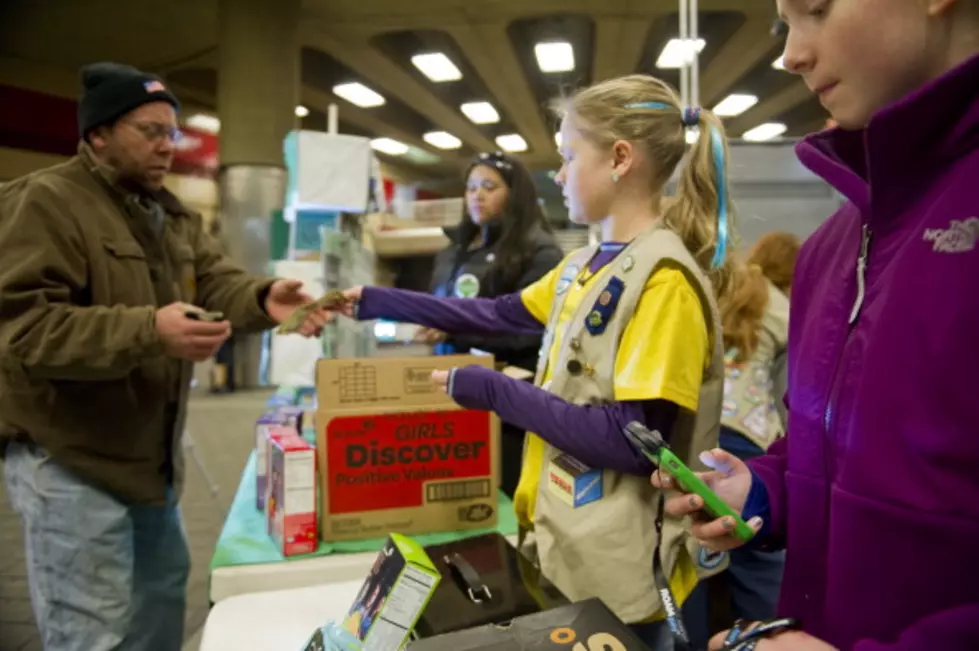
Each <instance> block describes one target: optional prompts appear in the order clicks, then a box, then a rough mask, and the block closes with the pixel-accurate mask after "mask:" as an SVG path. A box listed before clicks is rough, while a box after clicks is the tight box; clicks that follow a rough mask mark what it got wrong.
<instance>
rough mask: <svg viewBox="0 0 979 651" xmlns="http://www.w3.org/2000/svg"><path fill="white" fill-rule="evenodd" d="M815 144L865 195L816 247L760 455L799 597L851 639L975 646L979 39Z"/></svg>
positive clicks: (870, 647)
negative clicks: (784, 426) (856, 124)
mask: <svg viewBox="0 0 979 651" xmlns="http://www.w3.org/2000/svg"><path fill="white" fill-rule="evenodd" d="M798 155H799V158H800V159H801V160H802V162H803V163H804V164H805V165H806V166H807V167H809V168H810V169H811V170H812V171H813V172H815V173H816V174H818V175H820V176H822V177H823V178H824V179H826V181H828V182H829V183H831V184H832V185H833V186H834V187H835V188H837V189H838V190H839V191H840V192H841V193H842V194H843V195H845V197H846V198H847V199H848V200H849V201H848V203H847V204H846V205H845V206H844V207H843V208H842V209H841V210H840V211H839V212H838V213H837V214H836V215H834V216H833V217H832V218H831V219H829V220H828V221H827V222H826V223H825V224H824V225H823V226H822V227H821V228H820V229H819V230H818V231H817V232H816V233H815V234H814V235H813V236H812V237H811V238H810V240H809V241H808V242H807V243H806V245H805V246H804V248H803V250H802V252H801V254H800V256H799V261H798V267H797V269H796V275H795V282H794V283H793V286H792V320H791V331H790V334H789V351H788V355H789V358H788V364H789V392H788V403H789V409H790V413H789V423H790V427H789V435H788V437H787V438H786V439H785V440H783V441H780V442H778V443H776V444H775V445H774V446H772V448H771V450H770V453H769V454H768V455H766V456H764V457H760V458H758V459H757V460H754V461H752V462H750V466H751V469H752V471H753V472H754V474H755V477H756V479H759V480H760V481H761V483H762V484H763V485H764V488H765V491H766V492H767V496H768V507H769V508H770V511H771V523H770V524H771V532H772V534H773V535H775V536H779V537H782V538H783V540H784V542H785V545H786V548H787V550H788V554H787V562H786V568H785V577H784V580H783V584H782V595H781V603H780V606H779V611H780V614H782V615H787V616H792V617H798V618H800V619H801V620H802V622H803V625H804V627H805V629H806V630H807V631H808V632H809V633H811V634H813V635H815V636H817V637H819V638H822V639H824V640H826V641H827V642H829V643H831V644H833V645H834V646H836V647H838V648H839V649H841V650H843V651H924V650H928V651H931V650H934V651H975V650H977V649H979V570H977V569H976V563H975V557H976V548H977V545H979V353H977V347H976V346H977V333H979V299H977V297H979V57H977V58H973V59H972V60H971V61H969V62H967V63H965V64H964V65H962V66H960V67H959V68H958V69H957V70H955V71H953V72H952V73H950V74H948V75H946V76H945V77H943V78H941V79H939V80H937V81H935V82H934V83H931V84H930V85H928V86H927V87H925V88H923V89H921V90H919V91H917V92H915V93H914V94H913V95H911V96H909V97H907V98H905V99H904V100H902V101H901V102H899V103H897V104H895V105H893V106H891V107H888V108H887V109H885V110H883V111H881V112H879V113H878V114H877V115H876V116H875V117H874V118H873V119H872V120H871V122H870V125H869V126H868V128H867V129H866V130H864V131H860V132H850V133H846V132H842V131H838V130H834V131H830V132H824V133H821V134H818V135H814V136H811V137H809V138H808V139H807V140H806V141H804V142H803V143H801V144H800V145H799V147H798ZM865 233H869V234H870V240H869V255H868V258H867V262H866V270H865V280H866V288H865V295H864V296H863V299H862V303H861V301H860V298H859V283H858V280H857V278H858V274H859V271H858V263H857V260H858V256H859V251H860V248H861V242H862V238H863V235H864V234H865ZM748 515H751V514H748Z"/></svg>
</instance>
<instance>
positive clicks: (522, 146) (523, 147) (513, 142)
mask: <svg viewBox="0 0 979 651" xmlns="http://www.w3.org/2000/svg"><path fill="white" fill-rule="evenodd" d="M496 144H498V145H499V146H500V149H502V150H504V151H527V141H526V140H524V139H523V136H521V135H520V134H518V133H508V134H506V135H504V136H498V137H497V138H496Z"/></svg>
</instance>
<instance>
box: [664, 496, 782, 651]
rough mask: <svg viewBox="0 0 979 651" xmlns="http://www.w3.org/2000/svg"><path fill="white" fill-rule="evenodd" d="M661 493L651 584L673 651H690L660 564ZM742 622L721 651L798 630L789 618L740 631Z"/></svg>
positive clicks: (743, 649)
mask: <svg viewBox="0 0 979 651" xmlns="http://www.w3.org/2000/svg"><path fill="white" fill-rule="evenodd" d="M665 499H666V498H665V492H664V491H660V492H659V498H658V499H657V504H656V520H655V525H656V537H657V542H656V549H655V550H654V551H653V582H654V583H655V585H656V590H657V591H658V592H659V597H660V601H661V602H662V603H663V612H664V613H666V624H667V626H669V627H670V632H671V633H673V648H674V650H675V651H692V649H693V647H692V645H691V644H690V636H689V635H688V634H687V629H686V627H684V625H683V618H682V617H681V615H680V608H679V607H678V606H677V603H676V599H675V598H674V596H673V591H672V590H670V582H669V581H668V580H667V578H666V573H665V572H664V571H663V560H662V556H661V554H660V548H661V547H662V540H663V515H664V513H665V508H664V501H665ZM743 626H744V622H742V621H738V622H736V623H735V624H734V627H732V628H731V631H730V633H729V634H728V636H727V639H725V640H724V646H723V647H722V649H721V651H754V649H755V647H756V646H758V643H759V642H760V641H761V640H762V639H764V638H766V637H772V636H774V635H777V634H779V633H784V632H785V631H787V630H797V629H799V628H801V624H800V623H799V621H798V620H796V619H792V618H781V619H769V620H766V621H763V622H759V623H758V624H757V625H756V626H754V627H753V628H750V629H747V630H745V629H743V628H742V627H743Z"/></svg>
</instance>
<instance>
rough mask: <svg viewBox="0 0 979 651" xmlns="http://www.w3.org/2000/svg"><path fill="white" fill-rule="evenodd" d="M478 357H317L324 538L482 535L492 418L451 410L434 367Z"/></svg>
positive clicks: (491, 517)
mask: <svg viewBox="0 0 979 651" xmlns="http://www.w3.org/2000/svg"><path fill="white" fill-rule="evenodd" d="M466 365H479V366H484V367H487V368H492V367H493V359H492V358H491V357H485V356H470V355H453V356H444V357H431V358H427V357H411V358H366V359H357V360H337V359H324V360H320V361H319V363H318V366H317V393H318V396H317V397H318V404H319V406H320V408H319V411H318V412H317V414H316V427H317V453H318V454H319V462H320V468H321V472H320V481H321V487H322V495H321V500H322V504H321V512H320V535H321V537H322V538H323V540H325V541H337V540H357V539H363V538H378V537H383V536H386V535H387V534H388V532H390V531H400V532H402V533H405V534H408V535H415V534H422V533H431V532H437V531H459V530H467V529H485V528H488V527H493V526H495V525H496V520H497V509H498V502H499V496H498V492H499V488H498V487H499V480H498V477H499V467H498V466H499V460H498V452H497V451H498V446H499V421H498V419H497V418H496V416H495V415H493V414H491V413H488V412H484V411H471V410H466V409H461V408H459V406H458V405H456V404H455V403H454V402H453V401H452V400H451V399H450V398H449V397H448V396H447V395H446V394H445V393H444V392H443V391H441V390H440V389H439V388H438V387H436V386H435V385H434V384H432V382H431V374H432V371H434V370H448V369H451V368H454V367H459V366H466Z"/></svg>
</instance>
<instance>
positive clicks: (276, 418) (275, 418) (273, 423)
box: [255, 412, 298, 511]
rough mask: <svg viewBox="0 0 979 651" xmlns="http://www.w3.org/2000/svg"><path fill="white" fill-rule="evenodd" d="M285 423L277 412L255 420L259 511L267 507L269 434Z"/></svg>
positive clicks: (256, 497)
mask: <svg viewBox="0 0 979 651" xmlns="http://www.w3.org/2000/svg"><path fill="white" fill-rule="evenodd" d="M285 423H286V419H285V417H284V416H283V415H282V414H279V413H277V412H269V413H267V414H263V415H262V416H260V417H259V419H258V420H257V421H255V476H256V477H255V488H256V490H255V504H256V505H257V506H258V510H259V511H261V510H262V509H264V508H265V495H266V494H267V493H268V484H267V480H266V478H267V476H268V467H269V434H270V433H271V432H272V431H273V430H277V429H281V428H282V427H284V426H285ZM296 433H298V431H297V432H296Z"/></svg>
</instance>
